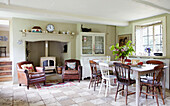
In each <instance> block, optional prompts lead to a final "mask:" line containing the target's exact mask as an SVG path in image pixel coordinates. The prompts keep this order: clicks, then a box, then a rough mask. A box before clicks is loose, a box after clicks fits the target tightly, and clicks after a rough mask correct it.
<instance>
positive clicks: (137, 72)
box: [94, 60, 168, 106]
mask: <svg viewBox="0 0 170 106" xmlns="http://www.w3.org/2000/svg"><path fill="white" fill-rule="evenodd" d="M94 61H95V62H97V63H99V65H102V66H106V67H109V69H110V70H113V71H114V65H113V63H114V62H120V61H103V60H101V61H100V60H94ZM155 66H157V65H153V64H143V65H142V66H141V67H137V66H131V71H132V72H133V75H134V77H135V79H136V106H139V96H140V78H141V76H142V75H146V74H148V73H152V72H153V71H154V67H155ZM167 68H168V66H164V71H163V75H162V91H163V96H164V98H165V71H166V69H167Z"/></svg>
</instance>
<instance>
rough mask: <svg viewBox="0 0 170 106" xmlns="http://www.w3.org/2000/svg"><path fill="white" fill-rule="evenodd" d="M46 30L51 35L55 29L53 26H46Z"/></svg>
mask: <svg viewBox="0 0 170 106" xmlns="http://www.w3.org/2000/svg"><path fill="white" fill-rule="evenodd" d="M46 29H47V31H48V32H49V33H52V32H53V31H54V29H55V27H54V25H53V24H48V25H47V27H46Z"/></svg>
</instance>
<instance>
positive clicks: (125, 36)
mask: <svg viewBox="0 0 170 106" xmlns="http://www.w3.org/2000/svg"><path fill="white" fill-rule="evenodd" d="M129 40H132V34H123V35H118V41H119V46H123V45H125V44H126V43H127V42H128V41H129Z"/></svg>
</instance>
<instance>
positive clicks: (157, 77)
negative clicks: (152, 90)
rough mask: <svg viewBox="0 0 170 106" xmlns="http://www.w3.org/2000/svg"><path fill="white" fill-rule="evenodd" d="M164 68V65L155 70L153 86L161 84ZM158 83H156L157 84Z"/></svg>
mask: <svg viewBox="0 0 170 106" xmlns="http://www.w3.org/2000/svg"><path fill="white" fill-rule="evenodd" d="M163 68H164V65H163V64H162V65H159V66H156V67H155V68H154V73H153V75H154V76H153V84H154V83H157V84H158V83H159V82H160V80H161V78H162V75H163ZM155 81H156V82H155Z"/></svg>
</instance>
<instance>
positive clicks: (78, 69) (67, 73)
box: [62, 59, 82, 82]
mask: <svg viewBox="0 0 170 106" xmlns="http://www.w3.org/2000/svg"><path fill="white" fill-rule="evenodd" d="M69 63H75V68H73V69H70V67H68V64H69ZM81 78H82V66H81V64H80V60H76V59H70V60H65V65H64V68H63V70H62V80H63V82H64V80H70V79H77V80H79V82H80V79H81Z"/></svg>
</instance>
